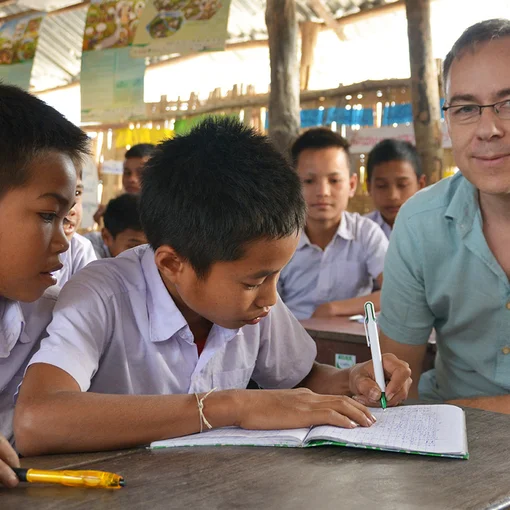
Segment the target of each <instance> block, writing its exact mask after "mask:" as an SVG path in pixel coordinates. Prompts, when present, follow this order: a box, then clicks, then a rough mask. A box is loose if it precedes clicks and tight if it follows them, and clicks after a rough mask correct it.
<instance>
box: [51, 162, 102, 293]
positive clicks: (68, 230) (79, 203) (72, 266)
mask: <svg viewBox="0 0 510 510" xmlns="http://www.w3.org/2000/svg"><path fill="white" fill-rule="evenodd" d="M82 216H83V181H82V176H81V170H80V174H79V175H78V181H77V183H76V191H75V196H74V206H73V208H72V209H71V210H70V211H69V213H68V214H67V216H66V217H65V218H64V233H65V235H66V237H67V240H68V241H69V250H67V251H66V252H65V253H63V254H62V256H61V258H60V260H61V262H62V264H63V267H62V269H61V270H60V271H57V272H56V273H55V277H56V278H57V285H58V286H59V287H63V286H64V284H65V283H66V282H67V281H68V280H69V278H71V276H73V275H74V274H76V273H77V272H78V271H79V270H80V269H82V268H83V267H85V266H86V265H87V264H89V263H90V262H92V261H94V260H97V257H96V253H95V251H94V247H93V246H92V243H91V242H90V241H89V240H88V239H86V238H85V237H84V236H82V235H80V234H78V232H77V230H78V229H79V228H80V225H81V219H82Z"/></svg>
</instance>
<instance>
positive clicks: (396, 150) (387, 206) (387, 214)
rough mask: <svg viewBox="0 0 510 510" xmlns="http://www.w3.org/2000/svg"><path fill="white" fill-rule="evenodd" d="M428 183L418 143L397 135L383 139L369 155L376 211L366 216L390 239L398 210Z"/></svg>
mask: <svg viewBox="0 0 510 510" xmlns="http://www.w3.org/2000/svg"><path fill="white" fill-rule="evenodd" d="M425 184H426V176H425V174H423V172H422V168H421V161H420V157H419V155H418V152H417V151H416V148H415V147H414V145H412V144H410V143H409V142H405V141H403V140H396V139H393V138H387V139H386V140H382V141H380V142H379V143H378V144H377V145H375V146H374V148H373V149H372V150H371V151H370V153H369V154H368V159H367V185H368V192H369V193H370V195H371V196H372V201H373V202H374V206H375V210H374V211H372V212H369V213H368V214H366V215H365V216H366V217H367V218H370V219H371V220H372V221H375V222H376V223H377V224H378V225H379V226H380V227H381V228H382V230H383V232H384V233H385V234H386V237H387V238H388V239H389V238H390V235H391V231H392V229H393V224H394V223H395V219H396V217H397V213H398V211H399V210H400V208H401V207H402V205H404V203H405V202H406V201H407V200H408V199H409V198H411V197H412V196H413V195H414V194H415V193H416V192H418V191H420V190H421V189H422V188H424V187H425Z"/></svg>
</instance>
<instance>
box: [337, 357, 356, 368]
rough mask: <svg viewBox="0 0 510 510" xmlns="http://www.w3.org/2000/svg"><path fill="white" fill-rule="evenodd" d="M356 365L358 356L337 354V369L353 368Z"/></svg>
mask: <svg viewBox="0 0 510 510" xmlns="http://www.w3.org/2000/svg"><path fill="white" fill-rule="evenodd" d="M355 364H356V356H355V355H354V354H335V367H336V368H351V367H353V366H354V365H355Z"/></svg>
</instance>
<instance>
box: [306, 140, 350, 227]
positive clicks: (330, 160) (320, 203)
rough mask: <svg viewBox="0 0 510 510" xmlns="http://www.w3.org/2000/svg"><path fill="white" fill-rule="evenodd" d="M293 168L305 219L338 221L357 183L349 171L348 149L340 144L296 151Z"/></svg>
mask: <svg viewBox="0 0 510 510" xmlns="http://www.w3.org/2000/svg"><path fill="white" fill-rule="evenodd" d="M296 169H297V172H298V175H299V178H300V179H301V183H302V186H303V196H304V197H305V201H306V205H307V207H308V219H307V221H310V220H312V221H318V222H331V221H340V218H341V216H342V213H343V212H344V211H345V210H346V209H347V205H348V203H349V198H351V197H353V196H354V193H355V192H356V186H357V183H358V179H357V176H356V175H352V176H351V175H350V167H349V158H348V156H347V153H346V152H345V151H344V150H343V149H342V148H340V147H328V148H326V149H306V150H304V151H303V152H301V153H300V154H299V157H298V161H297V167H296Z"/></svg>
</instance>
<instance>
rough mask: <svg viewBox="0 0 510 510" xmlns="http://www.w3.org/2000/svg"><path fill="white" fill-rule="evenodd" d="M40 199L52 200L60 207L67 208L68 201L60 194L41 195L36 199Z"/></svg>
mask: <svg viewBox="0 0 510 510" xmlns="http://www.w3.org/2000/svg"><path fill="white" fill-rule="evenodd" d="M40 198H54V199H55V200H56V201H57V202H58V203H59V204H60V205H61V206H62V207H69V200H67V198H66V197H64V196H63V195H61V194H60V193H52V192H50V193H43V194H42V195H40V196H39V197H38V199H40Z"/></svg>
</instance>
